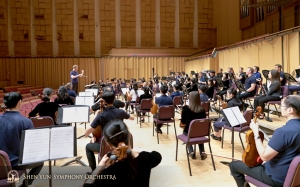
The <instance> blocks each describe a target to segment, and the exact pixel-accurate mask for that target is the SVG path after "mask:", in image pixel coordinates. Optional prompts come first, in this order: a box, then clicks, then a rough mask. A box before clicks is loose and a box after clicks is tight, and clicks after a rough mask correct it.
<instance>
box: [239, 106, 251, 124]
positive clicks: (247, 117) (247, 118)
mask: <svg viewBox="0 0 300 187" xmlns="http://www.w3.org/2000/svg"><path fill="white" fill-rule="evenodd" d="M243 116H244V118H245V119H246V121H247V122H246V123H243V124H242V125H241V127H243V126H249V125H250V123H251V119H252V117H253V110H246V111H245V112H244V114H243Z"/></svg>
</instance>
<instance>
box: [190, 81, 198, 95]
mask: <svg viewBox="0 0 300 187" xmlns="http://www.w3.org/2000/svg"><path fill="white" fill-rule="evenodd" d="M192 91H198V83H197V79H196V78H192V85H191V87H190V89H189V92H192Z"/></svg>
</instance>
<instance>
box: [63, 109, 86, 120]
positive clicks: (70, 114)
mask: <svg viewBox="0 0 300 187" xmlns="http://www.w3.org/2000/svg"><path fill="white" fill-rule="evenodd" d="M88 121H89V110H88V109H87V107H65V108H63V120H62V123H76V122H88Z"/></svg>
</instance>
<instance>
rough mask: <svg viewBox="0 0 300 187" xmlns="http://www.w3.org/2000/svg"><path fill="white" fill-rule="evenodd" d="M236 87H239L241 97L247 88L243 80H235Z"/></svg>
mask: <svg viewBox="0 0 300 187" xmlns="http://www.w3.org/2000/svg"><path fill="white" fill-rule="evenodd" d="M234 83H235V85H236V87H237V88H238V89H239V98H240V97H241V92H246V89H245V87H244V85H243V83H242V82H241V81H235V82H234ZM244 109H245V108H244V104H243V111H244Z"/></svg>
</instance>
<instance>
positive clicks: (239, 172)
mask: <svg viewBox="0 0 300 187" xmlns="http://www.w3.org/2000/svg"><path fill="white" fill-rule="evenodd" d="M229 167H230V171H231V174H232V176H233V178H234V180H235V182H236V184H237V186H238V187H243V186H244V183H245V182H246V181H245V175H248V176H250V177H253V178H255V179H256V180H259V181H261V182H263V183H265V184H268V185H270V186H283V184H282V183H280V182H277V181H274V180H272V178H271V176H269V175H267V173H266V171H265V167H264V165H260V166H256V167H253V168H250V167H248V166H247V165H246V164H245V163H244V162H241V161H233V162H231V163H230V164H229ZM247 186H249V184H248V185H247Z"/></svg>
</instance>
